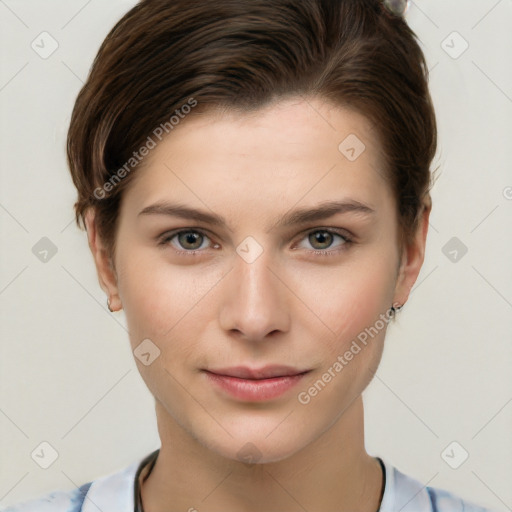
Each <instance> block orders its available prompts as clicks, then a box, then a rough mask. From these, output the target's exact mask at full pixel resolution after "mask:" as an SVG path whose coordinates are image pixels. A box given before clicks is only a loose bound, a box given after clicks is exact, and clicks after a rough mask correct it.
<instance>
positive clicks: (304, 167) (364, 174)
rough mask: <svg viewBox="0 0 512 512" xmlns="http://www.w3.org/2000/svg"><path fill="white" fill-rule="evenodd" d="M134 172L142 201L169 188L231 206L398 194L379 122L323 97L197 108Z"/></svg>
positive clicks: (173, 193) (130, 197)
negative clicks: (256, 106) (389, 177)
mask: <svg viewBox="0 0 512 512" xmlns="http://www.w3.org/2000/svg"><path fill="white" fill-rule="evenodd" d="M133 178H134V179H133V182H132V183H131V184H130V187H129V188H128V189H127V190H126V191H125V195H126V197H125V198H124V200H123V202H129V203H130V204H131V205H132V206H133V207H134V208H139V209H141V208H143V207H144V206H147V204H149V202H151V201H158V200H162V199H165V198H166V197H169V196H170V197H171V198H173V199H180V200H183V201H186V202H193V203H194V204H196V205H199V204H200V203H201V202H203V203H204V204H206V205H208V206H210V205H211V206H212V207H213V205H221V204H222V205H223V206H224V209H225V210H227V208H229V205H230V204H233V205H236V206H237V207H240V203H241V202H242V201H243V203H244V205H246V206H248V207H249V206H254V207H257V206H258V201H259V202H260V204H261V205H263V203H264V205H265V206H267V207H268V206H269V205H270V204H274V205H275V206H278V205H279V204H280V202H281V203H282V202H283V201H284V202H286V203H287V204H288V203H290V204H295V203H297V202H299V201H300V200H301V198H304V200H305V201H306V200H309V201H313V200H319V199H320V200H325V199H338V198H340V197H339V194H343V196H346V197H351V198H353V199H356V200H360V201H361V202H365V203H367V204H372V205H373V206H374V207H376V208H377V207H378V205H379V203H382V202H385V201H389V200H390V199H391V194H390V190H389V189H388V185H387V183H386V180H385V171H384V167H383V157H382V147H381V145H380V142H379V139H378V133H377V130H375V129H374V128H373V126H372V124H371V123H370V122H369V120H368V119H366V118H365V117H364V116H362V115H361V114H359V113H357V112H355V111H354V110H351V109H348V108H342V107H339V106H334V105H332V104H330V103H327V102H325V101H323V100H321V99H318V98H307V99H305V98H300V99H290V100H287V101H280V102H278V103H274V104H272V105H270V106H268V107H265V108H263V109H260V110H256V111H252V112H238V111H234V110H224V111H220V110H208V111H205V112H203V113H200V114H198V113H194V114H193V115H190V116H189V117H188V118H187V117H185V119H184V120H183V121H181V122H180V124H179V125H177V126H176V127H175V128H174V129H173V130H172V131H171V132H170V133H169V134H168V135H166V136H165V137H164V138H163V139H162V141H160V142H158V141H157V144H156V147H155V148H154V149H152V150H151V152H150V154H149V155H148V156H147V157H146V158H145V160H144V161H143V162H142V166H141V167H140V168H137V169H136V170H135V171H134V176H133ZM336 194H337V196H336ZM283 206H284V204H283Z"/></svg>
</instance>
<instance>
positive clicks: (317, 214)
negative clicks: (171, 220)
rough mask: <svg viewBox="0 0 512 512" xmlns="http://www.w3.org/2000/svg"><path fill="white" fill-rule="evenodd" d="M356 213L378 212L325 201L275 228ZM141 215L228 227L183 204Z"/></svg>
mask: <svg viewBox="0 0 512 512" xmlns="http://www.w3.org/2000/svg"><path fill="white" fill-rule="evenodd" d="M345 213H355V214H359V215H362V216H364V217H371V216H373V215H374V214H375V213H376V211H375V210H374V209H373V208H371V207H370V206H368V205H366V204H364V203H361V202H360V201H356V200H353V199H350V200H346V201H325V202H323V203H320V204H319V205H317V206H315V207H313V208H307V207H306V208H298V209H295V210H292V211H290V212H287V213H285V214H284V215H282V216H281V217H280V218H279V219H278V221H277V222H276V223H275V225H274V227H278V228H279V227H290V226H296V225H300V224H306V223H308V222H314V221H319V220H324V219H328V218H330V217H333V216H334V215H339V214H345ZM141 215H167V216H171V217H179V218H181V219H188V220H194V221H197V222H203V223H205V224H210V225H212V226H227V222H226V220H225V219H224V217H222V216H221V215H218V214H216V213H210V212H207V211H205V210H199V209H197V208H191V207H189V206H185V205H183V204H177V203H170V202H168V201H160V202H157V203H155V204H152V205H149V206H146V207H145V208H144V209H143V210H141V211H140V212H139V214H138V215H137V216H138V217H139V216H141Z"/></svg>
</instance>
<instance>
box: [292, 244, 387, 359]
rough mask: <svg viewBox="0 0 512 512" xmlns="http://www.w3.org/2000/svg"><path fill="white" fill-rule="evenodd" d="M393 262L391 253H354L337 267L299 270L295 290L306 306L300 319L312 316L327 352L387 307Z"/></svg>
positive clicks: (370, 321)
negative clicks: (367, 254) (375, 255)
mask: <svg viewBox="0 0 512 512" xmlns="http://www.w3.org/2000/svg"><path fill="white" fill-rule="evenodd" d="M393 264H394V261H393V259H392V257H391V255H388V256H387V257H386V256H385V255H383V254H382V253H380V257H368V256H363V255H361V258H357V255H356V256H354V257H353V258H351V260H350V262H347V263H346V264H344V263H342V264H340V265H339V267H331V268H329V269H328V268H327V267H325V268H321V267H318V268H317V269H316V270H314V271H311V270H310V271H308V273H307V274H305V273H304V272H303V273H302V275H301V279H300V281H299V280H298V281H297V288H295V289H296V290H298V291H297V295H298V296H299V297H300V298H301V299H302V301H303V302H304V304H305V305H306V306H307V309H308V314H307V315H306V316H305V317H304V318H306V320H304V321H305V322H306V323H309V324H311V325H312V319H315V320H317V321H316V326H317V327H319V326H320V328H321V329H322V331H323V332H324V333H326V334H327V337H326V338H325V339H326V340H327V344H328V346H330V348H331V351H332V350H339V349H342V348H343V346H344V345H345V344H350V342H351V340H352V339H354V338H355V337H357V335H358V334H359V333H360V332H362V331H364V329H365V328H367V327H370V326H372V325H373V324H375V322H376V321H377V320H378V319H379V318H380V315H381V314H386V312H387V311H388V310H389V308H390V307H391V304H392V300H393V293H394V285H395V282H394V273H393V270H394V267H393ZM315 317H316V318H315Z"/></svg>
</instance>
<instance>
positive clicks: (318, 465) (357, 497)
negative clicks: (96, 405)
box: [141, 397, 383, 512]
mask: <svg viewBox="0 0 512 512" xmlns="http://www.w3.org/2000/svg"><path fill="white" fill-rule="evenodd" d="M156 411H157V421H158V428H159V434H160V439H161V442H162V446H161V449H160V453H159V455H158V459H157V461H156V463H155V466H154V468H153V470H152V472H151V474H150V475H149V477H148V478H147V480H146V481H145V482H144V483H143V484H142V486H141V495H142V501H143V504H144V511H145V512H161V511H163V510H165V511H166V512H177V511H185V510H186V511H189V510H190V511H191V512H194V509H195V510H197V511H201V510H206V509H207V510H208V511H209V512H221V511H222V512H260V511H261V510H265V512H277V511H283V510H285V511H295V510H297V511H303V510H322V512H331V511H332V512H334V511H336V512H349V511H350V512H376V511H377V510H378V508H379V505H380V500H381V495H382V491H383V489H382V485H383V475H382V470H381V467H380V464H379V461H378V460H377V459H375V458H373V457H371V456H369V455H368V454H367V453H366V450H365V447H364V421H363V404H362V398H361V397H359V398H358V399H356V400H355V401H354V402H353V403H352V404H351V405H350V406H349V408H347V409H346V410H345V411H344V412H343V414H342V415H341V416H340V417H339V418H338V419H337V421H336V422H335V423H334V424H333V425H332V426H331V427H330V428H328V429H327V430H326V431H324V432H323V433H322V434H321V435H320V436H319V437H318V438H317V439H315V440H314V441H313V442H311V443H310V444H309V445H307V446H306V447H304V448H302V449H300V450H299V451H297V452H295V453H294V454H293V455H291V456H290V457H288V458H286V459H283V460H280V461H278V462H267V463H263V464H245V463H243V462H240V461H238V460H233V459H229V458H226V457H223V456H221V455H219V454H218V453H216V452H215V451H213V450H211V449H209V448H207V447H205V446H204V445H202V444H201V443H200V442H199V441H198V440H197V439H195V438H194V437H192V436H191V435H190V433H189V432H187V431H186V430H184V429H183V428H182V427H181V426H180V425H178V424H177V423H176V422H175V421H174V419H173V418H172V417H171V416H170V415H169V414H168V413H167V411H166V410H165V409H164V408H163V406H162V405H161V404H160V403H159V402H158V401H157V402H156Z"/></svg>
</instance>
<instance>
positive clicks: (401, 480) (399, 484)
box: [379, 459, 494, 512]
mask: <svg viewBox="0 0 512 512" xmlns="http://www.w3.org/2000/svg"><path fill="white" fill-rule="evenodd" d="M381 460H382V459H381ZM383 462H384V465H385V468H386V486H385V489H384V496H383V498H382V505H381V508H380V511H379V512H396V511H397V510H400V511H401V512H494V511H491V510H490V509H488V508H485V507H483V506H481V505H478V504H476V503H473V502H471V501H469V500H466V499H464V498H462V497H460V496H458V495H456V494H454V493H452V492H450V491H448V490H446V489H442V488H439V487H431V486H427V485H424V484H422V483H421V482H420V481H419V480H416V479H415V478H413V477H411V476H409V475H406V474H404V473H402V472H401V471H399V470H398V469H397V468H396V467H394V466H393V465H391V464H390V463H388V462H386V461H384V460H383Z"/></svg>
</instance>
